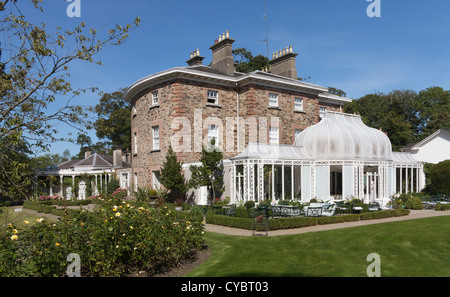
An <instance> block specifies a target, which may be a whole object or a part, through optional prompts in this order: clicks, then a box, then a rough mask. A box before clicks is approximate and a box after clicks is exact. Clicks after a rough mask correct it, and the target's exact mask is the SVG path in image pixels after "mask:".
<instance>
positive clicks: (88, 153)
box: [84, 147, 92, 159]
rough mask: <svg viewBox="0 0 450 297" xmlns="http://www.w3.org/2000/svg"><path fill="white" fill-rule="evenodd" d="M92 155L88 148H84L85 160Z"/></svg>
mask: <svg viewBox="0 0 450 297" xmlns="http://www.w3.org/2000/svg"><path fill="white" fill-rule="evenodd" d="M91 155H92V150H91V149H90V148H88V147H85V148H84V158H85V159H87V158H89V157H90V156H91Z"/></svg>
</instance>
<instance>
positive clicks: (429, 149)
mask: <svg viewBox="0 0 450 297" xmlns="http://www.w3.org/2000/svg"><path fill="white" fill-rule="evenodd" d="M400 150H401V151H402V152H409V153H410V154H411V155H412V156H414V159H416V160H417V161H421V162H425V163H433V164H437V163H439V162H442V161H444V160H448V159H450V130H446V129H439V130H437V131H436V132H434V133H433V134H431V135H430V136H428V137H427V138H425V139H424V140H422V141H421V142H418V143H413V144H410V145H408V146H406V147H403V148H401V149H400Z"/></svg>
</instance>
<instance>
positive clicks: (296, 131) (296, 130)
mask: <svg viewBox="0 0 450 297" xmlns="http://www.w3.org/2000/svg"><path fill="white" fill-rule="evenodd" d="M302 131H303V130H302V129H295V139H297V137H298V136H299V135H300V133H302Z"/></svg>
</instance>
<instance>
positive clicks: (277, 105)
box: [267, 92, 280, 108]
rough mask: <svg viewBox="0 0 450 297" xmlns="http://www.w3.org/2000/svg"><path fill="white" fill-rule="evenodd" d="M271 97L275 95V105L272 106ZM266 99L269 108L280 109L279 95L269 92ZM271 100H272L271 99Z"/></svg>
mask: <svg viewBox="0 0 450 297" xmlns="http://www.w3.org/2000/svg"><path fill="white" fill-rule="evenodd" d="M271 95H275V96H276V105H273V104H272V103H271V98H270V97H271ZM267 96H268V97H267V103H268V105H269V107H272V108H273V107H280V94H278V93H273V92H269V93H268V95H267ZM272 100H273V98H272Z"/></svg>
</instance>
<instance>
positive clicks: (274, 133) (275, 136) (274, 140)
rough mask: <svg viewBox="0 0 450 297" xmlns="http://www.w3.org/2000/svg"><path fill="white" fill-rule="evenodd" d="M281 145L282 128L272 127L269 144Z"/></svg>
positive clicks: (270, 128)
mask: <svg viewBox="0 0 450 297" xmlns="http://www.w3.org/2000/svg"><path fill="white" fill-rule="evenodd" d="M279 143H280V128H279V127H274V126H270V127H269V144H279Z"/></svg>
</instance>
